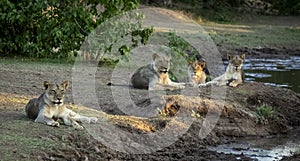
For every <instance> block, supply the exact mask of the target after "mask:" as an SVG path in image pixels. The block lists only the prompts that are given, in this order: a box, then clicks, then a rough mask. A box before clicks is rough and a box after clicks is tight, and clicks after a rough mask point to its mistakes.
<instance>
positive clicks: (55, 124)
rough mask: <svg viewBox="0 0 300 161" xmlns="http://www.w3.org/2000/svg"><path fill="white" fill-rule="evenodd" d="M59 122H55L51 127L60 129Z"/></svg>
mask: <svg viewBox="0 0 300 161" xmlns="http://www.w3.org/2000/svg"><path fill="white" fill-rule="evenodd" d="M59 125H60V124H59V122H57V121H53V122H52V124H51V126H54V127H59Z"/></svg>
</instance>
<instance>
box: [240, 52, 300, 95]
mask: <svg viewBox="0 0 300 161" xmlns="http://www.w3.org/2000/svg"><path fill="white" fill-rule="evenodd" d="M244 71H245V76H246V81H257V82H265V83H266V84H267V85H272V86H280V87H285V88H290V89H292V90H294V91H296V92H298V93H300V81H299V80H300V57H290V59H287V60H280V59H247V60H246V61H245V64H244Z"/></svg>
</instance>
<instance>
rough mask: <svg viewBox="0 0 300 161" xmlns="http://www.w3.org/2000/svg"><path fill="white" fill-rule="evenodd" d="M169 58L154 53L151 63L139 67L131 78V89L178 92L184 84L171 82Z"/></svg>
mask: <svg viewBox="0 0 300 161" xmlns="http://www.w3.org/2000/svg"><path fill="white" fill-rule="evenodd" d="M170 61H171V57H170V56H167V55H159V54H156V53H154V54H153V55H152V61H151V62H150V63H149V64H148V65H146V66H143V67H140V68H139V69H137V70H136V72H135V73H134V74H133V75H132V77H131V84H132V86H133V88H138V89H148V90H179V89H184V88H185V83H177V82H173V81H172V80H171V79H170V78H169V69H170Z"/></svg>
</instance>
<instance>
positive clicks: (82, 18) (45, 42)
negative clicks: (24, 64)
mask: <svg viewBox="0 0 300 161" xmlns="http://www.w3.org/2000/svg"><path fill="white" fill-rule="evenodd" d="M138 4H139V2H138V1H137V0H131V1H128V0H114V1H111V0H65V1H59V0H51V1H44V0H36V1H12V0H10V1H9V0H3V1H1V2H0V11H1V12H0V37H1V39H0V53H1V55H2V56H13V55H15V56H28V57H36V58H66V57H69V56H74V54H73V53H71V51H74V50H78V49H79V48H80V46H81V42H83V41H84V39H85V37H86V36H87V35H89V33H91V32H92V31H93V30H94V29H95V28H96V27H97V26H98V25H100V24H102V23H103V22H105V21H107V20H108V19H110V18H111V17H114V16H117V15H120V14H122V13H124V12H127V11H130V10H133V9H136V8H137V7H138ZM136 30H138V31H137V35H138V36H141V37H142V42H143V43H145V42H146V41H147V40H148V37H147V35H149V34H147V33H148V32H150V31H151V30H143V28H141V26H140V28H136ZM109 47H111V44H108V45H107V47H106V48H107V50H109ZM53 49H59V50H57V51H55V50H53ZM121 51H124V50H123V49H122V50H121Z"/></svg>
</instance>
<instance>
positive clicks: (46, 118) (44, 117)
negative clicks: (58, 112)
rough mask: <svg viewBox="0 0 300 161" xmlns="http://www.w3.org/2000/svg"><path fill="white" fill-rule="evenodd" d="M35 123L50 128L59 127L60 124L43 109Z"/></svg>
mask: <svg viewBox="0 0 300 161" xmlns="http://www.w3.org/2000/svg"><path fill="white" fill-rule="evenodd" d="M34 122H37V123H44V124H47V125H49V126H55V127H58V126H59V122H57V121H54V120H53V119H52V114H51V113H50V112H49V111H48V110H45V109H42V110H41V111H40V112H39V114H38V116H37V118H36V119H35V120H34Z"/></svg>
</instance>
